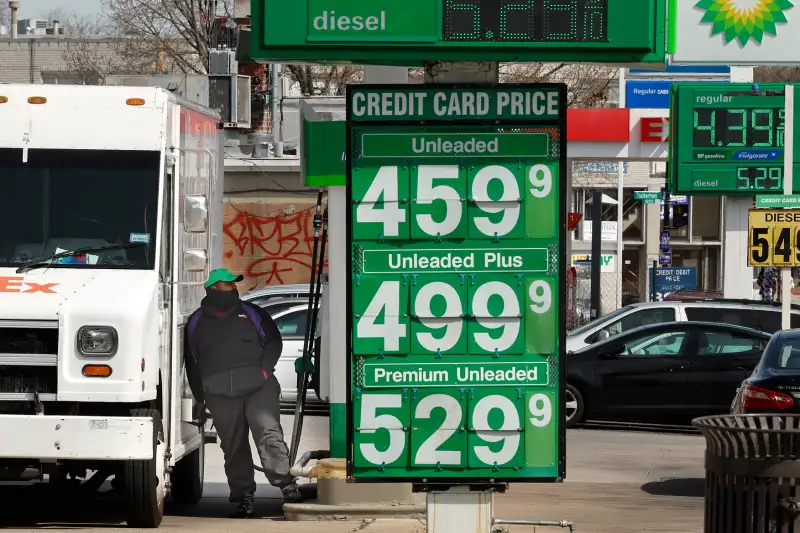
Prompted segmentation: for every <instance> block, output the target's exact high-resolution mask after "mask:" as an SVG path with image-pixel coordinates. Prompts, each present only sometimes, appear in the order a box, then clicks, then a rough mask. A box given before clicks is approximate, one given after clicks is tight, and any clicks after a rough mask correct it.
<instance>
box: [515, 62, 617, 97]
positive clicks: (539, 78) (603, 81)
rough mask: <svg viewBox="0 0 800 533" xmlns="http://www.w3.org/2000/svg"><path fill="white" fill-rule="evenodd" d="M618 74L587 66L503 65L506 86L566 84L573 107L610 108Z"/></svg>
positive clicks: (555, 64)
mask: <svg viewBox="0 0 800 533" xmlns="http://www.w3.org/2000/svg"><path fill="white" fill-rule="evenodd" d="M617 75H618V70H617V69H616V68H609V67H606V66H603V65H594V64H584V63H506V64H501V65H500V81H502V82H504V83H566V84H567V105H568V106H569V107H606V106H607V105H608V103H609V93H610V92H616V90H617V87H616V86H615V85H614V82H615V81H616V80H617V79H618V78H617Z"/></svg>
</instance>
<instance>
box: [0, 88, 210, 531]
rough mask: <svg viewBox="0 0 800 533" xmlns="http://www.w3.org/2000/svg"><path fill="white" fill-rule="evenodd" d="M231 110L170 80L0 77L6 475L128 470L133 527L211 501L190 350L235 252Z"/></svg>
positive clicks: (0, 364) (79, 476)
mask: <svg viewBox="0 0 800 533" xmlns="http://www.w3.org/2000/svg"><path fill="white" fill-rule="evenodd" d="M219 124H220V118H219V116H218V115H217V114H216V113H215V112H213V111H211V110H209V109H205V108H202V107H200V106H197V105H195V104H193V103H190V102H185V101H182V100H180V99H178V98H176V97H175V96H174V95H173V94H171V93H170V92H168V91H165V90H163V89H158V88H152V87H90V86H67V85H16V84H11V85H3V84H0V125H1V126H0V480H4V481H9V480H14V479H19V477H20V476H21V475H22V474H23V473H26V474H27V475H30V474H32V473H33V474H35V473H36V472H35V471H34V470H36V471H38V473H39V475H40V476H41V477H42V479H44V478H45V477H46V478H47V479H49V480H50V482H51V483H65V484H66V485H67V486H71V485H70V483H74V482H75V481H74V480H79V481H80V480H85V482H84V483H85V484H86V485H89V486H90V487H91V486H94V487H99V485H100V484H101V483H102V482H103V481H105V480H107V479H108V478H109V477H111V476H115V482H116V486H117V487H118V488H119V489H121V490H124V492H125V499H126V502H127V522H128V524H129V525H130V526H133V527H158V526H159V524H160V523H161V519H162V515H163V509H164V498H165V496H166V495H167V494H168V493H170V492H171V494H172V497H173V498H174V499H175V500H177V501H179V502H185V503H191V502H196V501H198V500H199V499H200V497H201V495H202V489H203V464H204V452H203V449H204V446H203V441H204V436H203V434H202V430H201V428H198V427H197V426H196V425H192V424H191V422H192V407H193V400H192V395H191V391H190V390H189V387H188V382H187V381H186V378H185V371H184V367H183V361H182V355H181V353H182V352H181V350H182V341H183V328H184V324H185V323H186V320H187V317H188V316H189V315H190V314H191V313H192V312H193V311H194V310H195V309H196V308H197V307H198V305H199V304H200V300H201V298H202V297H203V296H204V290H203V285H202V284H203V282H204V281H205V280H206V279H207V275H208V271H209V269H213V268H216V267H218V266H220V265H221V262H222V249H221V248H222V240H221V239H222V235H221V232H222V189H223V184H222V180H223V159H224V156H223V140H222V135H221V131H220V129H219V127H220V126H219ZM32 469H34V470H32ZM92 475H94V477H92Z"/></svg>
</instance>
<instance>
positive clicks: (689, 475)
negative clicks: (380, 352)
mask: <svg viewBox="0 0 800 533" xmlns="http://www.w3.org/2000/svg"><path fill="white" fill-rule="evenodd" d="M283 423H284V428H285V429H288V428H291V417H284V419H283ZM305 431H306V433H305V436H304V438H303V442H302V444H301V449H310V448H312V447H313V448H314V449H317V448H319V447H320V446H324V445H325V443H326V442H327V434H328V419H327V418H312V419H308V420H307V421H306V424H305ZM704 447H705V445H704V441H703V439H702V437H700V436H697V435H680V434H669V433H656V432H640V431H625V430H604V429H576V430H570V431H569V432H568V438H567V479H566V481H565V482H564V483H562V484H557V485H551V484H547V485H539V484H536V485H513V486H512V487H511V490H510V491H509V492H508V493H507V494H504V495H500V496H498V497H497V498H496V500H495V503H496V505H495V518H502V519H522V520H568V521H572V522H575V524H576V531H578V532H581V533H583V532H587V533H612V532H613V533H627V532H641V531H647V532H664V533H678V532H680V533H695V532H697V533H699V532H700V531H702V522H703V476H704V473H703V451H704ZM262 480H263V478H262ZM227 496H228V494H227V486H226V483H225V476H224V472H223V469H222V453H221V451H220V450H219V446H218V445H216V444H209V445H207V462H206V487H205V497H204V499H203V501H202V502H201V503H200V505H198V506H196V507H189V508H180V507H176V506H169V507H168V510H167V514H168V516H166V517H165V518H164V522H163V524H162V526H161V529H162V530H165V531H176V532H177V531H191V532H196V533H201V532H226V533H227V532H230V531H232V530H234V528H235V530H236V531H242V532H248V531H253V532H255V531H259V532H261V531H265V530H268V531H270V532H271V533H278V532H284V531H286V532H289V531H297V532H306V531H325V532H326V533H340V532H342V533H345V532H348V533H349V532H353V531H367V532H369V531H376V532H383V533H412V532H413V533H421V532H422V531H424V530H425V525H424V518H423V517H420V520H409V521H395V522H373V523H360V522H325V523H308V522H283V521H282V517H281V510H280V505H281V500H280V497H279V493H278V492H277V491H276V490H275V489H272V488H271V487H270V486H269V485H268V484H267V483H266V481H265V480H264V481H263V482H262V483H261V484H260V485H259V490H258V493H257V497H258V502H257V506H256V511H257V513H258V514H259V516H260V517H261V518H260V519H253V520H246V521H233V520H229V519H227V518H225V516H226V515H227V513H228V511H229V510H230V507H229V504H228V502H227ZM0 501H1V502H3V503H2V513H0V529H4V530H5V531H20V532H21V531H37V530H51V529H55V530H60V529H70V530H73V531H93V532H99V531H108V530H110V529H116V528H119V527H125V526H124V523H123V522H122V520H121V518H120V516H119V509H120V504H119V500H118V499H116V498H112V497H109V496H106V497H102V498H100V499H97V500H87V499H86V498H84V497H75V496H74V495H73V497H70V495H64V494H60V495H58V496H55V495H52V494H48V492H47V490H46V489H45V487H42V486H39V487H37V486H29V487H26V488H24V489H19V488H16V489H11V488H9V487H3V488H2V489H0ZM265 521H267V522H268V523H265ZM505 530H506V531H509V532H520V533H522V532H524V531H532V530H533V529H532V528H531V527H522V526H506V527H505ZM548 530H549V529H542V528H538V529H537V531H548ZM552 531H556V530H552ZM564 531H566V530H564Z"/></svg>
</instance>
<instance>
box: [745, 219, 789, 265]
mask: <svg viewBox="0 0 800 533" xmlns="http://www.w3.org/2000/svg"><path fill="white" fill-rule="evenodd" d="M747 233H748V246H749V253H748V254H747V266H751V267H781V268H782V267H795V266H800V209H751V210H750V212H749V216H748V222H747Z"/></svg>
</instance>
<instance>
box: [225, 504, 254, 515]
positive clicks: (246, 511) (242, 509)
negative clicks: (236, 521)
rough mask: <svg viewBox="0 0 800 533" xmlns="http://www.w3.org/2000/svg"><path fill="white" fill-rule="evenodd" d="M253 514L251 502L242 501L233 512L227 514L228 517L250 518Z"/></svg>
mask: <svg viewBox="0 0 800 533" xmlns="http://www.w3.org/2000/svg"><path fill="white" fill-rule="evenodd" d="M251 516H253V504H252V503H250V502H244V503H242V504H240V505H239V507H237V508H236V510H235V511H234V512H232V513H231V514H229V515H228V518H250V517H251Z"/></svg>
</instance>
